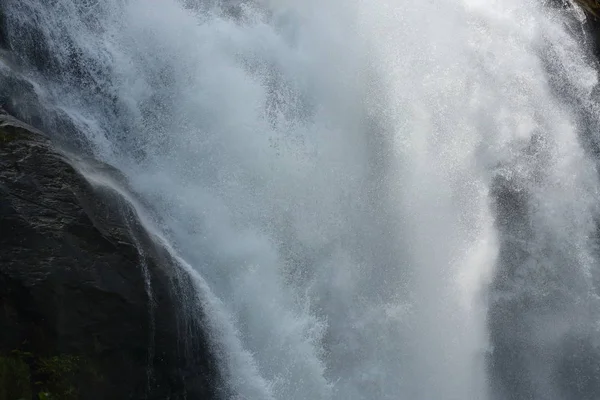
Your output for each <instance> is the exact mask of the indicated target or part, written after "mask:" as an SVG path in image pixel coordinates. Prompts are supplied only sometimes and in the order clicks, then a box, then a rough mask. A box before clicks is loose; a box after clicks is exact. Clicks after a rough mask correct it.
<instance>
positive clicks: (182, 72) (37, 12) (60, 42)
mask: <svg viewBox="0 0 600 400" xmlns="http://www.w3.org/2000/svg"><path fill="white" fill-rule="evenodd" d="M15 1H16V0H15ZM19 2H20V4H19V5H15V6H14V7H13V13H14V15H16V16H17V17H18V18H17V17H15V20H18V21H20V22H21V23H22V24H25V25H27V24H28V23H29V24H33V25H36V26H41V27H42V29H41V30H42V32H43V34H44V35H46V37H47V38H48V45H49V47H50V52H51V53H52V54H53V55H54V56H55V57H56V59H57V61H56V63H57V65H58V66H59V67H60V68H62V69H60V68H59V70H61V71H63V73H62V74H58V75H55V76H48V75H44V74H35V73H31V74H30V75H29V77H30V79H32V80H34V81H36V82H38V84H39V85H40V87H43V88H44V90H45V92H44V93H43V97H44V99H47V101H48V104H49V105H48V107H52V108H54V109H59V110H60V111H61V112H63V113H65V114H66V115H68V116H69V117H70V119H71V120H72V121H73V123H74V125H75V126H77V127H79V128H80V129H81V130H82V132H84V133H85V134H86V138H85V140H86V141H87V143H88V144H90V145H91V146H92V147H93V148H94V150H95V153H96V156H97V157H99V158H101V159H103V160H104V161H107V162H109V163H111V164H113V165H115V166H117V167H118V168H119V169H121V170H122V171H123V172H124V173H125V174H126V175H127V177H128V178H129V180H130V182H131V184H132V186H133V187H134V188H135V190H136V191H137V194H138V195H139V196H141V197H142V198H143V199H144V200H145V202H146V203H147V204H150V205H151V207H152V208H153V212H155V213H158V214H159V215H160V216H161V220H162V221H163V225H164V226H162V227H160V228H157V227H154V228H152V229H156V230H159V229H160V230H162V232H160V233H158V231H157V232H155V235H156V236H157V237H159V236H160V237H161V240H162V241H163V242H164V244H165V246H167V247H168V248H169V249H170V251H172V252H173V255H174V257H177V258H178V259H179V260H180V261H181V265H182V266H184V268H186V270H188V272H190V273H193V274H194V275H195V276H196V279H197V282H198V290H199V291H200V292H201V293H200V295H199V297H200V298H201V299H203V300H202V302H203V304H204V306H205V307H206V308H207V309H206V312H207V313H208V314H209V316H210V320H211V324H212V326H211V327H210V329H212V330H213V337H214V339H215V345H217V346H219V347H220V348H219V353H221V354H222V355H225V356H222V357H221V361H222V363H223V365H222V368H223V370H224V371H225V373H224V376H226V377H227V378H228V379H229V382H228V384H229V385H230V386H231V389H232V391H233V392H234V393H235V395H236V397H237V398H239V399H248V400H263V399H277V400H301V399H311V400H317V399H336V400H337V399H339V400H353V399H356V400H358V399H365V400H366V399H368V400H371V399H398V398H400V399H406V400H432V399H444V400H465V399H473V400H482V399H486V398H488V387H489V386H488V377H487V375H486V365H485V355H486V353H487V352H488V351H489V344H488V338H487V331H486V308H485V304H484V302H483V298H484V296H483V292H484V291H485V288H486V285H487V283H488V282H489V280H490V279H491V277H492V272H493V266H494V264H495V263H496V258H497V253H498V246H499V244H498V238H497V233H496V229H495V225H494V215H493V214H492V211H491V208H490V207H491V202H492V199H491V197H490V196H491V195H490V192H491V186H492V181H493V179H495V178H496V177H497V176H499V175H502V176H506V177H508V178H510V179H515V180H517V181H519V182H521V184H522V186H523V188H524V189H523V190H531V192H532V193H533V195H534V196H538V198H540V199H542V198H543V199H545V200H547V201H548V203H547V205H548V208H543V207H542V208H541V211H540V213H541V215H542V218H546V217H548V216H549V215H556V212H561V211H564V212H566V213H567V214H568V215H572V216H573V215H574V216H576V217H577V218H578V219H577V218H576V219H574V220H572V222H571V224H572V225H571V226H572V230H573V235H574V236H573V237H572V238H571V239H568V240H574V241H579V242H578V243H579V244H578V246H580V247H581V255H582V257H583V258H585V257H587V255H586V254H587V253H586V252H587V250H586V249H585V247H586V246H587V244H586V237H587V235H589V231H590V228H589V226H587V225H586V224H588V223H589V219H591V216H592V214H593V212H594V211H593V210H592V207H591V204H592V203H593V202H594V201H596V200H597V198H596V195H595V193H596V183H595V178H594V173H593V170H594V167H593V166H592V165H591V164H590V162H589V161H588V160H587V158H586V156H585V155H584V154H583V152H582V149H581V148H580V145H579V141H578V136H577V135H578V132H577V127H576V126H575V122H574V118H573V116H572V115H571V111H570V110H569V109H568V108H567V107H565V106H564V105H563V104H561V102H560V100H559V99H556V98H555V97H554V95H553V94H552V93H551V87H550V84H549V82H548V76H547V73H546V71H545V70H544V66H543V64H542V58H541V53H540V51H541V47H542V46H541V44H540V43H541V42H542V41H543V40H545V39H546V38H548V37H552V38H554V39H555V40H556V41H557V42H558V41H559V40H562V41H563V43H556V44H555V47H556V48H557V49H559V50H560V51H559V53H560V54H562V56H561V57H562V58H560V57H559V59H558V60H555V61H556V62H557V63H559V64H561V65H564V66H567V65H568V66H569V68H575V70H576V72H574V73H573V74H572V75H571V76H569V77H568V79H569V83H570V84H571V85H573V86H574V87H576V88H577V89H578V90H581V91H582V93H583V92H586V91H588V90H589V89H590V88H591V86H592V85H593V84H595V78H594V75H593V73H592V71H591V70H590V69H589V67H587V66H586V65H585V62H584V61H583V59H582V58H581V54H582V53H581V50H580V49H579V48H578V47H577V46H575V45H573V43H574V42H573V41H572V40H571V39H570V38H569V36H568V35H567V34H566V33H565V31H564V28H563V27H562V25H561V23H560V21H559V20H558V19H556V20H553V19H551V18H550V17H549V16H548V15H546V13H545V12H544V11H543V10H542V9H541V6H540V5H538V4H536V3H535V2H533V1H525V2H523V1H517V0H504V1H499V0H498V1H485V2H484V1H478V0H435V1H428V2H423V1H412V0H411V1H404V2H400V1H397V0H377V1H366V0H354V1H350V2H340V1H328V2H316V1H291V0H288V1H283V0H281V1H275V0H273V1H264V2H254V3H250V2H248V3H244V4H230V3H228V4H227V5H226V6H222V7H221V5H219V4H213V5H207V4H206V3H203V5H202V6H198V5H196V4H195V2H192V1H185V2H184V1H182V2H179V1H176V0H165V1H157V0H152V1H148V0H129V1H117V0H111V1H104V2H101V3H100V2H99V3H89V4H87V3H86V5H85V6H83V5H81V4H75V2H73V1H68V0H62V1H59V2H57V3H58V5H55V6H54V8H50V6H47V5H45V3H44V2H41V1H39V0H19ZM15 4H16V3H15ZM225 10H227V11H225ZM232 10H233V11H232ZM66 43H68V45H66ZM73 48H76V49H78V50H77V51H78V52H77V57H78V60H80V64H79V65H78V68H79V70H80V71H79V75H77V79H80V80H82V81H83V82H84V83H85V85H78V84H77V82H78V81H77V80H75V83H73V82H70V81H68V79H65V77H67V78H68V77H69V76H71V75H69V74H71V73H72V71H71V72H69V71H70V70H69V65H70V64H69V63H72V62H73ZM561 52H562V53H561ZM81 70H83V71H84V73H81ZM64 71H67V72H64ZM94 87H96V88H97V89H98V90H96V91H94ZM107 99H110V100H107ZM50 104H51V106H50ZM115 109H116V110H117V111H115ZM540 135H541V136H542V137H543V144H542V150H540V154H542V153H543V155H540V156H538V157H537V158H536V157H530V158H527V156H526V154H527V151H528V148H529V147H530V145H531V143H532V141H534V140H536V137H538V136H540ZM539 169H543V171H542V172H536V171H537V170H539ZM567 192H568V194H570V196H571V197H568V196H565V193H567ZM580 195H583V197H581V196H580ZM557 218H558V219H557V220H556V221H554V222H549V223H555V224H557V226H558V227H559V228H560V227H561V226H564V225H565V218H567V217H566V216H557ZM561 218H562V219H561ZM565 240H567V239H565ZM192 269H193V271H195V272H192ZM217 332H218V333H217ZM216 336H221V337H220V338H217V337H216Z"/></svg>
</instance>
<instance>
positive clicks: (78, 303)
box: [0, 114, 220, 400]
mask: <svg viewBox="0 0 600 400" xmlns="http://www.w3.org/2000/svg"><path fill="white" fill-rule="evenodd" d="M83 170H85V171H87V172H86V174H87V175H84V174H83V173H82V172H81V171H83ZM90 171H91V172H90ZM90 173H93V175H94V176H95V177H96V178H98V177H99V178H101V179H97V182H96V183H92V181H91V180H90V179H88V178H86V176H90ZM100 181H102V182H113V184H106V183H105V184H99V183H98V182H100ZM117 187H119V188H120V189H119V190H116V188H117ZM122 193H126V180H125V179H124V178H123V177H122V176H120V175H119V173H118V172H117V171H116V170H115V169H113V168H111V167H110V166H108V165H105V164H101V163H98V162H96V161H92V160H86V159H81V158H77V157H75V156H72V155H70V154H69V153H68V152H66V151H63V150H61V149H60V148H58V147H56V146H55V145H54V144H53V143H52V142H51V141H50V140H49V138H48V137H47V136H45V135H44V134H43V133H42V132H40V131H38V130H36V129H34V128H32V127H30V126H27V125H25V124H24V123H21V122H20V121H18V120H16V119H14V118H12V117H11V116H8V115H6V114H0V400H15V399H20V398H33V399H44V398H52V399H79V398H82V399H98V400H100V399H115V400H118V399H161V400H163V399H184V398H187V399H213V398H216V397H217V395H218V394H219V389H218V385H217V382H220V379H219V376H218V372H217V368H216V362H215V358H214V356H213V353H212V352H211V349H210V346H209V344H208V338H207V334H206V330H205V328H204V318H203V315H202V310H201V309H200V308H199V307H195V305H196V302H194V301H193V300H192V301H190V299H195V298H197V297H198V296H197V295H196V292H195V289H194V285H193V282H192V280H191V278H190V277H189V276H188V275H187V274H185V273H182V272H181V269H180V268H179V266H178V265H177V264H176V263H175V262H174V261H173V258H172V257H171V256H170V254H169V253H168V252H167V251H166V250H165V249H164V248H163V247H162V246H160V244H159V243H158V242H157V241H156V240H154V238H153V237H152V235H150V234H149V233H148V232H147V231H146V230H145V229H144V227H143V225H142V223H141V221H140V216H139V213H138V211H136V207H134V206H133V205H132V201H131V198H133V197H131V198H130V199H129V200H128V198H127V196H123V195H122ZM131 196H133V195H131ZM184 298H186V299H187V300H186V301H182V299H184ZM191 305H194V306H191Z"/></svg>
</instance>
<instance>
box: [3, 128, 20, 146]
mask: <svg viewBox="0 0 600 400" xmlns="http://www.w3.org/2000/svg"><path fill="white" fill-rule="evenodd" d="M16 138H17V135H16V134H14V133H11V132H8V131H6V130H5V129H0V145H2V144H5V143H9V142H12V141H13V140H15V139H16Z"/></svg>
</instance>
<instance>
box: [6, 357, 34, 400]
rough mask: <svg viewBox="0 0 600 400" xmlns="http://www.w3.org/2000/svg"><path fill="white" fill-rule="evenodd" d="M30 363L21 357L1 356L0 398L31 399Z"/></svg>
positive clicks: (8, 399)
mask: <svg viewBox="0 0 600 400" xmlns="http://www.w3.org/2000/svg"><path fill="white" fill-rule="evenodd" d="M30 381H31V373H30V370H29V365H27V363H26V362H25V361H24V360H23V359H21V358H20V357H15V356H8V357H0V400H18V399H19V400H20V399H31V394H32V393H31V383H30Z"/></svg>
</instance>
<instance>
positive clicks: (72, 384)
mask: <svg viewBox="0 0 600 400" xmlns="http://www.w3.org/2000/svg"><path fill="white" fill-rule="evenodd" d="M82 374H83V375H86V376H88V377H90V378H91V379H90V381H91V382H99V381H102V380H103V377H102V375H101V374H100V373H99V372H98V371H97V370H96V369H95V368H93V367H92V364H91V363H90V362H87V361H84V359H82V357H80V356H76V355H72V354H59V355H53V356H36V355H35V354H33V353H31V352H26V351H21V350H13V351H12V352H10V353H9V354H6V355H3V356H2V355H0V400H21V399H31V398H32V395H36V397H37V398H38V399H40V400H75V399H79V398H80V396H79V389H78V387H77V383H78V382H79V381H80V378H81V375H82ZM32 380H35V382H32Z"/></svg>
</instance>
